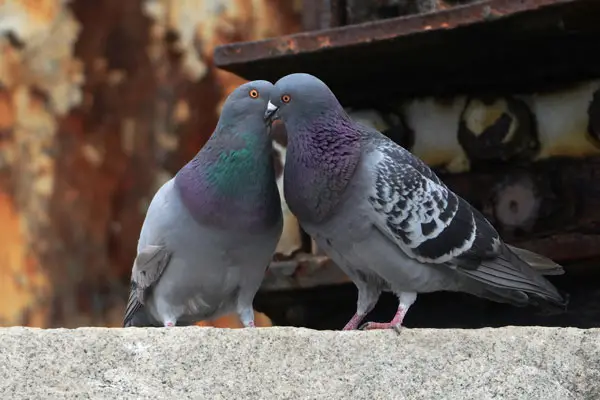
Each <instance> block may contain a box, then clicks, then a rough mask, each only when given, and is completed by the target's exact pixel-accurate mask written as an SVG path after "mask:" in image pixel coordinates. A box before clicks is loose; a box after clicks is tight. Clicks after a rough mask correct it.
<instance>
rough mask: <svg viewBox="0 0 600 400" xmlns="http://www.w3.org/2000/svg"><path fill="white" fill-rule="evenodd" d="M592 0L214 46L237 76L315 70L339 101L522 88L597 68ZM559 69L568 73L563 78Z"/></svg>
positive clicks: (539, 2)
mask: <svg viewBox="0 0 600 400" xmlns="http://www.w3.org/2000/svg"><path fill="white" fill-rule="evenodd" d="M598 13H600V2H599V1H596V0H487V1H481V2H477V3H473V4H468V5H464V6H456V7H453V8H451V9H448V10H442V11H438V12H435V13H428V14H421V15H413V16H407V17H399V18H391V19H385V20H380V21H375V22H368V23H363V24H357V25H349V26H344V27H337V28H333V29H328V30H321V31H314V32H305V33H300V34H294V35H288V36H281V37H276V38H272V39H267V40H262V41H254V42H245V43H232V44H227V45H223V46H219V47H217V48H216V49H215V64H216V65H217V66H218V67H220V68H223V69H225V70H228V71H231V72H233V73H236V74H238V75H240V76H243V77H244V78H246V79H258V78H260V79H268V80H277V79H278V78H280V77H281V76H283V75H286V74H289V73H293V72H301V71H302V72H309V73H312V74H315V75H317V76H319V77H321V78H322V79H323V80H324V81H325V82H327V83H328V84H329V86H330V87H331V88H332V90H334V92H335V93H336V95H338V97H340V100H341V101H342V103H344V105H357V103H360V102H361V101H360V100H361V99H362V100H364V101H363V103H365V102H371V103H372V102H373V101H374V100H375V99H378V98H380V97H381V95H382V94H386V95H395V96H398V95H407V96H410V95H416V94H438V93H444V94H447V93H456V92H464V91H471V90H475V89H477V90H481V89H482V88H485V89H488V90H493V88H504V89H506V85H507V84H511V85H513V86H516V87H519V88H522V86H523V85H526V86H528V87H537V85H539V84H540V83H545V84H547V83H548V82H553V83H555V82H556V81H557V80H561V79H563V80H564V79H568V78H569V77H571V78H572V77H574V76H577V78H579V79H582V78H585V77H590V78H591V77H594V76H598V75H599V74H600V60H599V61H594V60H592V59H591V57H590V54H592V53H593V49H594V48H595V46H596V44H597V43H598V40H600V39H599V38H600V24H598V23H597V20H596V17H595V16H596V15H598ZM567 75H569V76H568V77H567Z"/></svg>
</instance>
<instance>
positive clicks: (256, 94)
mask: <svg viewBox="0 0 600 400" xmlns="http://www.w3.org/2000/svg"><path fill="white" fill-rule="evenodd" d="M250 97H252V98H253V99H256V98H257V97H258V90H256V89H252V90H251V91H250Z"/></svg>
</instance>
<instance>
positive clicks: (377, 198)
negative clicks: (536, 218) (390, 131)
mask: <svg viewBox="0 0 600 400" xmlns="http://www.w3.org/2000/svg"><path fill="white" fill-rule="evenodd" d="M366 139H368V140H369V141H370V143H369V145H370V146H373V147H372V149H373V150H372V151H373V152H374V153H373V154H374V156H375V157H374V159H376V160H377V161H376V165H375V166H374V167H375V169H374V170H375V173H376V177H375V182H374V185H373V191H372V193H371V194H370V196H369V202H370V204H371V205H372V207H373V210H374V211H375V213H374V218H373V220H374V221H373V222H374V224H375V225H376V226H377V228H378V229H379V230H380V231H381V232H382V233H383V234H384V235H385V236H386V237H388V238H389V239H390V240H392V241H393V242H395V243H396V244H397V245H398V247H399V248H400V249H401V250H402V251H403V252H404V253H405V254H406V255H407V256H409V257H411V258H413V259H416V260H418V261H420V262H422V263H424V264H429V265H431V264H438V265H444V266H446V267H450V268H453V269H456V270H457V271H458V272H460V273H462V274H465V275H468V276H470V277H472V278H474V279H476V280H478V281H481V282H484V283H487V284H490V285H493V286H496V287H501V288H507V289H516V290H523V291H526V292H529V293H535V294H538V295H540V296H542V297H545V298H548V297H551V298H554V300H556V301H558V302H562V298H561V297H560V295H559V294H558V293H557V292H556V290H554V288H553V287H551V286H550V285H549V284H548V283H547V282H546V281H545V280H543V279H541V277H539V276H538V275H537V274H535V272H534V271H533V270H532V268H530V266H529V265H528V264H526V263H525V262H524V261H523V260H522V259H521V258H519V257H518V256H517V255H515V254H514V253H513V252H512V251H510V249H509V248H508V247H507V246H506V245H505V244H504V243H503V242H502V240H501V239H500V237H499V234H498V232H497V231H496V230H495V229H494V227H493V226H492V225H491V224H490V223H489V222H488V221H487V220H486V219H485V217H484V216H483V215H482V214H481V213H480V212H479V211H477V210H476V209H475V208H473V207H472V206H471V205H470V204H469V203H467V202H466V201H465V200H464V199H462V198H461V197H459V196H457V195H456V194H455V193H453V192H452V191H451V190H450V189H448V188H447V187H446V186H445V185H444V184H443V183H442V182H441V181H440V180H439V178H438V177H437V176H436V175H435V174H434V173H433V171H431V169H429V167H427V166H426V165H425V164H424V163H423V162H422V161H420V160H419V159H417V158H416V157H414V156H413V155H412V154H410V153H409V152H408V151H407V150H405V149H403V148H402V147H400V146H398V145H396V144H395V143H394V142H392V141H391V140H390V139H388V138H386V137H385V136H383V135H381V134H375V133H369V134H368V135H367V137H366ZM540 258H541V257H540Z"/></svg>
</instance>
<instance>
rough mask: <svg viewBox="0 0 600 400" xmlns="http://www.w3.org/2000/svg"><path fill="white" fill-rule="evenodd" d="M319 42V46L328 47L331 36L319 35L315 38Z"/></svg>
mask: <svg viewBox="0 0 600 400" xmlns="http://www.w3.org/2000/svg"><path fill="white" fill-rule="evenodd" d="M317 40H318V42H319V47H321V48H323V47H329V46H331V38H330V37H329V36H320V37H318V38H317Z"/></svg>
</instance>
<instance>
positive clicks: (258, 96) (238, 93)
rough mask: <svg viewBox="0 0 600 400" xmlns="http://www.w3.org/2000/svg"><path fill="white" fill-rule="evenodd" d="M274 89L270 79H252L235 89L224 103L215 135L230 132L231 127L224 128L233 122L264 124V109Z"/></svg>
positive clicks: (239, 123) (238, 123)
mask: <svg viewBox="0 0 600 400" xmlns="http://www.w3.org/2000/svg"><path fill="white" fill-rule="evenodd" d="M273 89H274V86H273V84H272V83H271V82H269V81H252V82H248V83H245V84H243V85H241V86H239V87H238V88H237V89H235V90H234V91H233V92H232V93H231V94H230V95H229V96H228V97H227V99H226V100H225V102H224V103H223V107H222V110H221V118H220V119H219V123H218V125H217V129H216V130H215V135H218V134H219V133H221V132H230V130H229V129H222V128H226V127H231V126H232V125H233V124H236V125H240V126H244V125H245V124H251V125H252V126H254V125H257V126H262V125H263V124H264V122H263V114H264V110H265V108H266V107H267V103H268V102H269V98H270V97H271V92H272V91H273ZM257 122H258V124H257Z"/></svg>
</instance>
